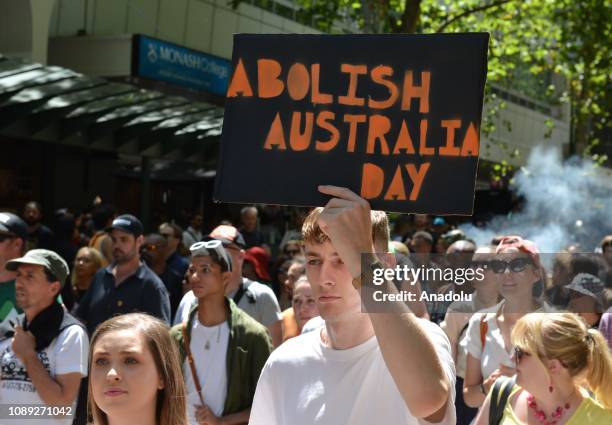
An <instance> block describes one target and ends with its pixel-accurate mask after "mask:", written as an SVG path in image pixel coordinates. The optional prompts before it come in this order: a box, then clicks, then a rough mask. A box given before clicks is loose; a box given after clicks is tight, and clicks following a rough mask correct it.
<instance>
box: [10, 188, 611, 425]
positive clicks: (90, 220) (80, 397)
mask: <svg viewBox="0 0 612 425" xmlns="http://www.w3.org/2000/svg"><path fill="white" fill-rule="evenodd" d="M321 191H322V192H323V193H324V194H327V195H329V196H331V197H332V198H333V199H332V200H331V201H330V202H329V203H328V204H327V206H326V207H325V208H318V209H314V210H312V211H310V212H304V213H300V214H295V217H293V218H292V220H282V219H281V218H282V212H281V210H280V207H273V206H247V207H244V208H243V209H242V210H241V211H240V214H239V216H237V217H235V218H236V220H232V217H228V219H227V220H224V221H221V222H219V223H216V224H215V226H214V227H212V228H211V229H204V228H203V217H204V216H203V214H202V213H201V212H196V213H194V214H193V215H192V216H191V217H189V219H188V220H187V221H186V222H184V223H180V224H183V225H184V226H185V227H184V228H183V227H181V225H180V224H179V223H177V222H175V221H172V220H170V221H165V222H162V223H159V224H158V225H156V226H155V230H154V231H152V232H149V233H146V232H145V229H144V228H143V225H142V223H141V222H140V220H139V219H138V218H137V217H135V216H134V215H131V214H127V213H117V211H116V210H115V208H113V207H111V206H109V205H105V204H99V205H97V206H96V207H95V208H94V209H93V210H92V212H91V213H90V214H80V215H77V214H75V213H73V212H71V211H69V210H67V209H61V210H58V211H56V212H55V214H54V215H53V217H49V218H48V219H47V220H45V217H43V214H42V207H41V205H40V204H38V203H37V202H29V203H27V204H26V205H25V207H24V209H23V211H21V214H14V213H11V212H0V366H1V376H0V405H14V406H17V405H37V406H56V407H57V406H59V407H63V408H69V412H70V415H67V416H66V417H65V418H61V417H60V416H56V417H55V418H54V419H41V418H34V417H33V416H30V417H19V418H12V417H9V416H7V415H6V413H5V412H6V409H5V410H2V409H0V414H1V415H6V416H2V417H0V423H15V424H17V423H19V424H28V423H32V424H34V423H36V424H45V423H49V424H70V423H74V424H77V425H84V424H86V423H94V424H96V425H102V424H104V425H117V424H123V423H126V424H128V423H129V424H143V425H149V424H160V425H166V424H170V425H184V424H191V425H197V424H199V425H203V424H206V425H218V424H224V425H228V424H246V423H251V424H254V425H281V424H291V425H294V424H296V425H300V424H304V425H306V424H308V425H311V424H330V425H331V424H333V425H336V424H351V425H353V424H357V425H361V424H363V425H370V424H379V423H385V424H421V423H439V424H445V425H446V424H455V423H457V424H459V425H468V424H471V423H476V424H489V423H501V424H506V425H507V424H542V425H547V424H550V425H552V424H555V425H562V424H565V423H570V421H571V423H576V424H582V423H593V424H610V423H612V399H611V395H612V356H611V354H610V348H612V303H611V302H612V236H610V235H608V236H605V237H604V238H603V239H602V240H601V242H600V243H599V244H598V245H597V246H593V247H589V248H588V249H583V250H582V251H584V252H582V253H580V254H578V253H576V252H573V251H572V250H571V249H568V250H565V251H563V252H561V253H557V254H556V255H555V256H554V258H553V259H552V262H551V264H546V261H544V260H543V258H542V254H541V253H540V251H539V249H538V247H537V246H536V245H535V244H534V243H533V242H531V241H529V240H526V239H524V238H522V237H521V236H515V235H500V236H499V237H495V238H493V240H491V241H490V242H489V243H487V244H485V245H483V246H478V245H477V244H476V243H475V242H474V241H472V240H471V239H470V235H466V234H464V232H462V231H461V230H459V229H457V228H455V227H454V226H453V225H451V224H450V223H447V221H446V220H445V218H443V217H431V216H428V215H423V214H416V215H412V216H408V215H401V216H398V217H397V218H396V219H395V220H394V221H393V226H392V228H390V226H389V220H388V216H387V214H385V213H382V212H379V211H370V209H369V206H368V205H367V202H365V201H364V200H363V199H361V198H359V197H358V196H357V195H355V194H354V193H352V192H350V191H348V190H346V189H342V188H335V187H323V188H322V189H321ZM205 213H206V212H204V214H205ZM262 213H264V214H267V216H268V217H272V218H273V219H272V220H268V221H267V222H266V223H262V220H261V217H260V215H261V214H262ZM275 218H278V220H277V219H275ZM43 222H44V223H46V224H48V225H49V227H47V226H46V225H44V224H43ZM602 236H603V235H602ZM362 253H370V254H368V255H369V256H368V257H367V258H366V259H365V260H364V258H362V255H361V254H362ZM374 253H376V254H374ZM391 254H393V255H392V256H391V257H392V258H393V260H389V258H390V257H389V255H391ZM362 261H366V262H368V265H369V266H370V267H365V268H363V267H362ZM389 261H391V262H395V263H396V264H409V265H412V266H414V267H430V268H442V267H451V268H458V267H471V266H473V267H482V268H483V270H484V278H483V279H482V280H472V281H470V282H468V283H467V284H462V283H460V282H450V283H448V282H436V281H427V280H422V281H419V282H411V283H409V282H405V281H404V282H398V281H385V283H384V284H383V286H382V287H383V288H384V290H386V291H388V292H390V293H397V292H398V291H409V292H412V293H414V294H416V295H419V294H421V293H431V294H436V295H440V297H439V298H436V300H434V301H429V300H425V301H421V300H420V299H419V298H418V297H417V299H416V300H411V301H407V302H406V303H394V304H393V305H391V306H390V307H389V309H388V311H385V312H384V313H380V312H377V313H372V314H369V313H367V311H364V308H365V310H367V307H364V305H362V301H361V297H362V296H364V295H367V294H369V291H370V290H371V288H372V285H369V284H368V282H371V281H372V276H373V273H374V271H375V269H376V268H377V267H384V264H388V263H389ZM455 293H457V294H470V295H471V297H469V299H468V300H459V301H453V300H452V298H448V297H447V298H445V297H444V295H447V294H455ZM405 313H409V314H405ZM45 420H46V422H45Z"/></svg>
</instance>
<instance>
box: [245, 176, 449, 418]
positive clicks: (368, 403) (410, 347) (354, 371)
mask: <svg viewBox="0 0 612 425" xmlns="http://www.w3.org/2000/svg"><path fill="white" fill-rule="evenodd" d="M319 190H320V192H322V193H323V194H326V195H331V196H332V197H333V198H332V199H331V200H330V201H329V202H328V203H327V205H326V207H325V208H324V209H320V208H319V209H315V210H314V211H313V212H311V214H310V215H309V216H308V218H307V219H306V221H305V222H304V226H303V228H302V231H303V233H304V242H305V247H306V250H305V251H306V260H307V266H306V274H307V276H308V280H309V282H310V284H311V285H312V290H313V294H314V296H315V298H316V300H317V306H318V308H319V313H320V315H321V317H323V319H324V320H325V327H323V328H321V329H319V330H317V331H313V332H309V333H307V334H303V335H300V336H297V337H295V338H293V339H290V340H288V341H287V342H285V343H284V344H283V345H281V346H280V347H279V348H277V349H276V350H275V351H274V352H273V353H272V355H271V356H270V358H269V359H268V362H267V363H266V366H265V367H264V370H263V372H262V375H261V378H260V380H259V383H258V386H257V392H256V394H255V400H254V402H253V408H252V411H251V422H250V424H251V425H281V424H287V423H291V424H292V425H306V424H308V425H345V424H347V425H348V424H350V425H371V424H393V425H400V424H405V425H413V424H414V425H416V424H423V423H439V424H444V425H450V424H454V423H455V410H454V386H455V371H454V367H453V361H452V357H451V349H450V344H449V342H448V338H447V337H446V336H445V335H444V332H442V330H441V329H440V328H439V327H437V326H436V325H434V324H432V323H431V322H428V321H426V320H423V319H419V318H417V317H416V316H415V315H414V314H412V312H411V310H410V308H409V307H408V306H407V305H406V304H404V303H398V302H395V303H389V305H387V306H386V309H387V310H386V312H385V313H367V312H362V297H364V300H365V299H372V294H373V292H374V291H375V290H383V291H385V292H388V293H397V288H396V285H395V283H393V282H391V281H385V282H383V284H382V285H380V286H373V285H372V281H373V275H374V273H375V270H377V269H381V268H385V267H386V266H385V265H384V264H383V263H382V262H381V259H380V258H378V256H377V255H376V254H374V253H373V252H375V251H376V250H375V247H374V242H373V237H372V233H373V232H372V230H373V229H372V227H373V226H372V219H371V213H370V206H369V204H368V202H367V201H366V200H364V199H362V198H360V197H359V196H358V195H356V194H355V193H353V192H351V191H350V190H348V189H346V188H340V187H335V186H320V187H319ZM362 254H363V256H364V264H367V267H364V268H363V270H362V266H361V265H362ZM360 291H361V292H360ZM364 305H367V303H366V304H364ZM364 308H365V307H364Z"/></svg>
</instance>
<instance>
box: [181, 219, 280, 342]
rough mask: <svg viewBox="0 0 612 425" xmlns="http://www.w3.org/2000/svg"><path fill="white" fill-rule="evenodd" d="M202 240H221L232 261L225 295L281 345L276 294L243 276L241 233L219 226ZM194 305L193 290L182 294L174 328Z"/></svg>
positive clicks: (243, 253) (231, 228)
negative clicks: (264, 327)
mask: <svg viewBox="0 0 612 425" xmlns="http://www.w3.org/2000/svg"><path fill="white" fill-rule="evenodd" d="M205 239H218V240H220V241H221V242H222V243H223V247H224V248H225V249H226V251H227V252H228V253H229V255H230V257H231V259H232V264H233V269H232V277H231V279H230V281H229V282H228V284H227V286H226V288H225V293H226V295H227V296H228V297H230V298H232V299H233V300H234V302H235V303H236V305H237V306H238V307H240V308H241V309H242V310H244V311H245V312H246V313H248V314H249V315H250V316H251V317H252V318H253V319H255V320H257V321H258V322H259V323H261V324H262V325H264V326H266V327H267V328H268V329H269V330H270V334H271V335H272V342H273V343H274V345H275V346H276V345H278V344H280V341H281V319H282V315H281V311H280V307H279V305H278V301H277V299H276V295H274V292H273V291H272V289H271V288H270V287H268V286H266V285H264V284H262V283H259V282H255V281H252V280H249V279H247V278H245V277H244V276H242V265H243V263H244V256H245V249H246V243H245V242H244V238H243V237H242V234H241V233H240V232H239V231H238V229H236V228H235V227H234V226H228V225H221V226H217V227H216V228H215V229H214V230H213V231H212V232H211V233H210V235H208V236H207V237H205ZM197 302H198V300H197V298H196V297H195V295H194V293H193V291H189V292H187V293H186V294H185V295H183V298H182V299H181V303H180V305H179V307H178V310H177V312H176V315H175V317H174V322H173V323H174V324H175V325H176V324H178V323H181V322H184V321H185V320H186V318H187V314H188V313H189V311H190V310H191V308H192V306H193V305H195V304H197Z"/></svg>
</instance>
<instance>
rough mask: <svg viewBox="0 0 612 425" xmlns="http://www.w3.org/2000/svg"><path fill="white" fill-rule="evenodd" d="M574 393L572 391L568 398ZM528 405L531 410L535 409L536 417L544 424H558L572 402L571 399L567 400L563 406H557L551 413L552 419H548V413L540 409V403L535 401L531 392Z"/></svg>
mask: <svg viewBox="0 0 612 425" xmlns="http://www.w3.org/2000/svg"><path fill="white" fill-rule="evenodd" d="M573 395H574V393H573V392H572V394H570V396H569V398H568V400H569V399H570V398H571V397H572V396H573ZM527 405H528V406H529V408H530V409H531V410H533V414H534V416H535V417H536V419H537V420H538V421H540V423H541V424H542V425H557V422H558V421H559V419H561V417H562V416H563V414H564V413H565V412H567V411H568V410H569V408H570V404H569V401H567V402H566V403H565V405H563V406H557V408H556V409H555V411H554V412H553V413H551V415H550V421H549V420H548V417H547V416H546V413H544V411H543V410H540V409H538V404H537V403H536V401H535V397H534V396H533V395H531V394H529V395H528V396H527Z"/></svg>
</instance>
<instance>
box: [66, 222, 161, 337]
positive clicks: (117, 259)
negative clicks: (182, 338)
mask: <svg viewBox="0 0 612 425" xmlns="http://www.w3.org/2000/svg"><path fill="white" fill-rule="evenodd" d="M108 230H109V232H110V236H111V241H112V248H113V251H112V252H113V259H114V262H113V263H112V264H111V265H109V266H108V267H106V268H104V269H101V270H99V271H98V272H97V273H96V274H95V276H94V279H93V281H92V283H91V286H90V288H89V290H88V291H87V293H86V294H85V296H84V297H83V299H82V301H81V303H80V304H79V307H78V309H77V311H76V316H77V317H79V318H80V319H82V320H83V321H85V324H86V325H87V330H88V331H89V333H90V334H91V333H93V331H94V330H95V329H96V327H97V326H98V325H99V324H100V323H102V322H103V321H105V320H107V319H110V318H111V317H113V316H116V315H118V314H125V313H131V312H134V311H139V312H142V313H148V314H150V315H152V316H155V317H158V318H160V319H162V320H164V321H165V322H167V323H170V299H169V297H168V292H167V291H166V287H165V286H164V284H163V282H162V281H161V280H160V279H159V277H157V275H156V274H155V273H154V272H153V271H152V270H151V269H150V268H149V267H147V266H146V265H145V264H144V263H142V262H141V261H140V256H139V252H140V247H141V245H142V243H143V240H144V237H143V235H142V233H143V227H142V223H141V222H140V220H138V219H137V218H136V217H134V216H133V215H129V214H124V215H120V216H119V217H117V218H115V219H114V220H113V223H112V225H111V226H110V228H109V229H108Z"/></svg>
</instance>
